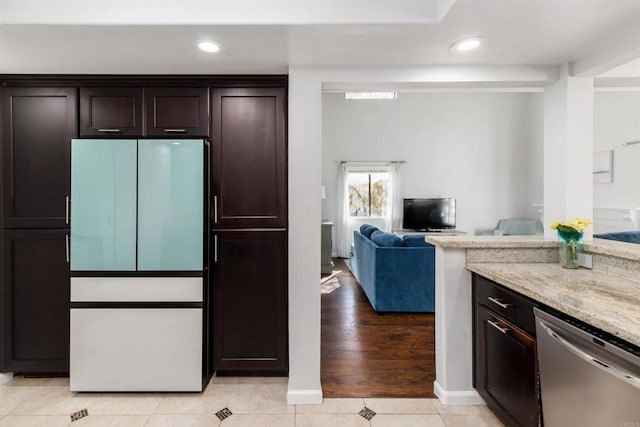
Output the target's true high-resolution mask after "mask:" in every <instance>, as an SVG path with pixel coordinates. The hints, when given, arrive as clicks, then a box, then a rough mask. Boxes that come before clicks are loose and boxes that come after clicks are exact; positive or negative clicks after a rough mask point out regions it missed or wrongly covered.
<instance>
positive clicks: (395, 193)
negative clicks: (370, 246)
mask: <svg viewBox="0 0 640 427" xmlns="http://www.w3.org/2000/svg"><path fill="white" fill-rule="evenodd" d="M388 203H389V214H388V217H387V218H388V219H387V223H388V227H387V228H388V230H389V231H392V230H400V229H402V187H401V180H400V163H398V162H394V163H391V164H390V165H389V200H388Z"/></svg>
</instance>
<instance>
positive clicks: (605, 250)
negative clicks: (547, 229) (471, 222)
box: [425, 235, 640, 261]
mask: <svg viewBox="0 0 640 427" xmlns="http://www.w3.org/2000/svg"><path fill="white" fill-rule="evenodd" d="M425 240H426V241H427V242H428V243H431V244H433V245H436V246H440V247H443V248H457V249H507V248H513V249H516V248H555V247H557V246H558V240H557V239H552V238H545V237H543V236H540V235H536V236H495V235H481V236H474V235H462V236H433V235H427V236H425ZM582 247H583V250H584V251H586V252H591V253H597V254H602V255H610V256H614V257H618V258H624V259H629V260H634V261H640V245H639V244H635V243H626V242H617V241H613V240H605V239H592V240H585V241H584V242H583V246H582Z"/></svg>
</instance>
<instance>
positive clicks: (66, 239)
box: [64, 234, 69, 262]
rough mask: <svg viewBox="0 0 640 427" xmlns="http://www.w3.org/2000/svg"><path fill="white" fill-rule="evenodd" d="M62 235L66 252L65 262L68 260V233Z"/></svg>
mask: <svg viewBox="0 0 640 427" xmlns="http://www.w3.org/2000/svg"><path fill="white" fill-rule="evenodd" d="M64 237H65V239H64V244H65V252H66V255H67V262H69V235H68V234H67V235H65V236H64Z"/></svg>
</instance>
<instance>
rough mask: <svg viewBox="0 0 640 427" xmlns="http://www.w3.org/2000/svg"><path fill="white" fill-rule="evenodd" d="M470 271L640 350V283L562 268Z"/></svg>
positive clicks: (505, 266)
mask: <svg viewBox="0 0 640 427" xmlns="http://www.w3.org/2000/svg"><path fill="white" fill-rule="evenodd" d="M466 268H467V270H470V271H472V272H475V273H478V274H480V275H481V276H484V277H486V278H488V279H490V280H493V281H494V282H497V283H499V284H501V285H503V286H505V287H507V288H509V289H512V290H514V291H516V292H519V293H521V294H523V295H526V296H528V297H529V298H531V299H534V300H536V301H539V302H541V303H543V304H545V305H547V306H549V307H552V308H554V309H556V310H559V311H561V312H564V313H566V314H568V315H570V316H573V317H575V318H576V319H579V320H582V321H584V322H586V323H588V324H590V325H593V326H595V327H597V328H600V329H602V330H604V331H606V332H609V333H611V334H613V335H615V336H618V337H620V338H622V339H624V340H626V341H629V342H630V343H632V344H635V345H637V346H640V281H635V280H629V279H624V278H621V277H618V276H614V275H611V274H606V273H600V272H595V271H592V270H588V269H584V268H579V269H576V270H571V269H565V268H562V267H560V265H559V264H556V263H553V264H549V263H529V264H527V263H467V264H466Z"/></svg>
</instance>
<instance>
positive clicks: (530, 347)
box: [474, 305, 538, 427]
mask: <svg viewBox="0 0 640 427" xmlns="http://www.w3.org/2000/svg"><path fill="white" fill-rule="evenodd" d="M474 332H475V338H474V339H475V362H474V375H475V386H476V389H477V390H478V393H480V396H482V398H483V399H484V400H485V401H486V402H487V405H489V407H490V408H491V409H493V411H494V412H495V413H496V414H497V415H498V417H499V418H500V419H501V420H502V421H503V422H504V423H505V424H507V425H514V426H516V425H517V426H532V427H534V426H538V389H537V381H536V378H537V375H536V372H537V367H536V342H535V339H534V338H533V337H532V336H530V335H529V334H527V333H525V332H524V331H522V330H521V329H519V328H517V327H516V326H514V325H513V324H512V323H510V322H508V321H506V320H504V319H503V318H501V317H499V316H498V315H496V314H495V313H493V312H492V311H491V310H488V309H487V308H485V307H483V306H481V305H477V306H476V312H475V331H474Z"/></svg>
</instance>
